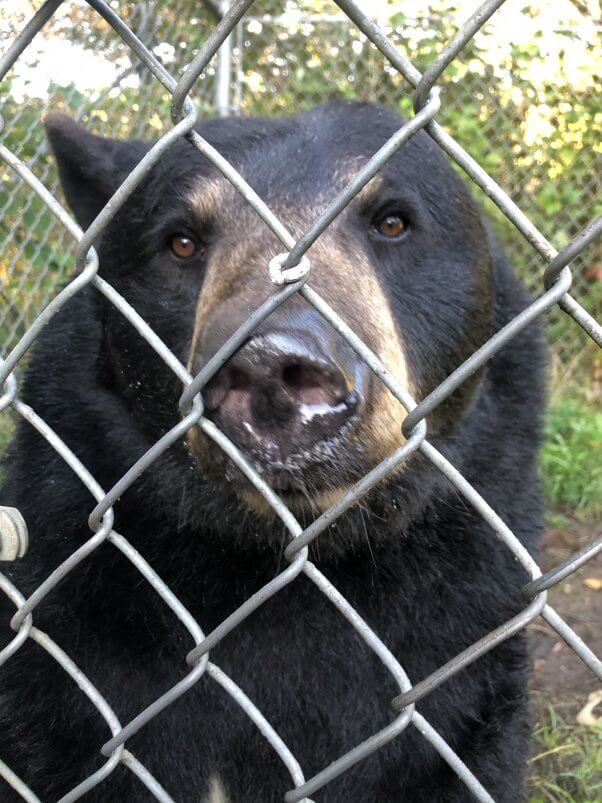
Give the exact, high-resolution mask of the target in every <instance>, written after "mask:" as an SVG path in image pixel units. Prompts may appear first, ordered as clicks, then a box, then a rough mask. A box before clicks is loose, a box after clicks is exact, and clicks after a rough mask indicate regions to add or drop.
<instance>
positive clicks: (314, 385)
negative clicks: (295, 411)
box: [282, 363, 344, 405]
mask: <svg viewBox="0 0 602 803" xmlns="http://www.w3.org/2000/svg"><path fill="white" fill-rule="evenodd" d="M282 384H283V389H284V390H285V392H288V394H289V395H290V396H291V397H292V399H293V400H294V401H295V402H296V403H297V404H312V405H313V404H329V405H336V404H338V403H339V402H340V401H341V399H342V396H343V395H344V394H342V392H341V383H340V381H337V379H336V377H335V376H334V375H333V374H332V372H329V371H327V370H326V369H321V368H317V367H314V366H311V365H303V364H302V363H292V364H291V365H287V366H286V367H285V368H284V369H283V371H282Z"/></svg>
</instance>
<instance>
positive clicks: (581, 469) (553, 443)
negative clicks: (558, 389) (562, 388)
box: [540, 394, 602, 519]
mask: <svg viewBox="0 0 602 803" xmlns="http://www.w3.org/2000/svg"><path fill="white" fill-rule="evenodd" d="M601 452H602V409H601V408H600V405H599V404H596V403H595V401H593V400H589V399H587V398H585V397H584V398H575V396H574V395H572V396H571V398H565V397H564V396H563V395H561V394H559V395H556V397H553V398H552V401H551V404H550V406H549V409H548V413H547V416H546V423H545V441H544V445H543V448H542V451H541V458H540V459H541V463H540V465H541V473H542V477H543V482H544V487H545V491H546V497H547V501H548V509H549V510H552V511H553V510H555V509H556V510H557V509H570V510H571V511H572V512H573V514H574V515H575V516H576V517H577V518H578V519H583V518H593V519H595V518H597V517H599V516H600V515H602V461H601V460H600V454H601Z"/></svg>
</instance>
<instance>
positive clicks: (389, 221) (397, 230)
mask: <svg viewBox="0 0 602 803" xmlns="http://www.w3.org/2000/svg"><path fill="white" fill-rule="evenodd" d="M374 228H375V229H376V231H377V232H378V233H379V234H382V235H383V237H387V238H388V239H390V240H395V239H396V238H398V237H401V235H402V234H404V233H405V232H406V230H407V224H406V221H405V220H404V218H403V217H402V215H400V214H399V213H398V212H391V213H389V214H387V215H385V216H384V217H381V218H378V219H377V220H376V221H375V222H374Z"/></svg>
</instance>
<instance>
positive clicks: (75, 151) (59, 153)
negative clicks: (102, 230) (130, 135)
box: [44, 112, 150, 229]
mask: <svg viewBox="0 0 602 803" xmlns="http://www.w3.org/2000/svg"><path fill="white" fill-rule="evenodd" d="M44 127H45V129H46V134H47V136H48V139H49V140H50V145H51V147H52V151H53V153H54V156H55V159H56V163H57V165H58V169H59V177H60V179H61V185H62V187H63V191H64V193H65V197H66V198H67V203H68V204H69V206H70V207H71V209H72V210H73V213H74V215H75V217H76V218H77V222H78V223H79V224H80V226H81V227H82V228H84V229H86V228H87V227H88V226H89V225H90V223H92V221H93V220H94V218H95V217H96V215H97V214H98V213H99V212H100V210H101V209H102V208H103V206H104V205H105V204H106V202H107V201H108V200H109V198H110V197H111V196H112V195H113V193H114V192H115V190H116V189H117V188H118V187H119V185H120V184H121V182H122V181H123V179H124V178H125V177H126V176H127V174H128V173H129V172H130V171H131V170H132V168H133V167H135V166H136V164H137V163H138V162H139V161H140V159H142V157H143V156H144V154H145V153H146V151H147V150H148V149H149V147H150V144H149V143H146V142H139V141H137V142H120V141H119V140H116V139H106V138H105V137H96V136H94V135H93V134H90V132H89V131H86V129H85V128H83V127H82V126H81V125H78V123H76V122H75V120H72V119H71V117H67V115H65V114H58V113H57V112H51V113H49V114H47V115H46V117H45V118H44Z"/></svg>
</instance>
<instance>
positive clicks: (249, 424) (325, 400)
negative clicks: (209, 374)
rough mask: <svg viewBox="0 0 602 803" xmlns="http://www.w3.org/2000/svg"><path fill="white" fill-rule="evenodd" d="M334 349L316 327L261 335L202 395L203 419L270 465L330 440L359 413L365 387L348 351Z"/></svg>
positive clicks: (360, 366)
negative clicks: (213, 422)
mask: <svg viewBox="0 0 602 803" xmlns="http://www.w3.org/2000/svg"><path fill="white" fill-rule="evenodd" d="M334 334H335V335H336V333H334ZM337 337H338V335H337ZM333 341H334V338H332V337H327V336H326V333H325V331H324V328H323V327H322V326H320V327H319V329H317V330H316V328H315V327H314V328H313V330H303V329H299V328H294V327H287V328H271V329H268V330H264V331H261V332H260V333H258V334H256V335H255V336H254V337H252V338H251V340H249V341H248V342H247V343H246V344H245V346H244V347H243V348H242V349H240V350H239V351H238V353H237V354H235V355H234V356H233V357H232V358H231V359H230V360H229V361H228V363H226V365H225V366H224V367H223V368H222V369H221V370H220V371H219V372H218V373H217V375H216V376H215V377H214V378H213V380H212V381H211V382H210V383H209V385H208V386H207V387H206V388H205V390H204V392H203V397H204V400H205V407H206V409H207V411H208V413H209V414H210V416H211V417H212V418H213V420H214V421H215V422H216V423H217V424H218V425H219V426H220V427H221V428H223V430H224V431H225V433H226V434H227V435H229V436H231V437H232V438H233V440H234V441H235V442H237V443H240V444H241V445H244V446H247V447H251V448H252V449H253V450H254V451H260V452H261V451H263V452H265V454H264V455H262V456H263V457H264V458H265V459H267V460H268V461H270V460H273V459H282V458H285V457H286V456H287V455H290V454H299V453H301V452H303V451H307V450H310V449H312V448H313V447H315V446H316V445H317V444H320V443H324V442H327V441H329V440H331V439H332V438H333V436H335V435H336V434H337V433H338V432H339V431H340V430H341V429H342V428H343V427H344V426H345V424H347V423H348V422H349V421H350V419H352V418H353V417H355V416H357V415H358V414H359V413H360V411H361V408H362V406H363V402H364V397H365V386H366V382H367V377H366V373H367V371H366V369H365V367H364V366H363V364H362V363H361V361H360V360H359V359H358V358H357V357H356V355H355V354H354V353H353V352H352V350H351V349H350V347H348V346H347V344H346V343H344V342H342V343H339V344H337V345H336V347H335V345H334V342H333Z"/></svg>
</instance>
